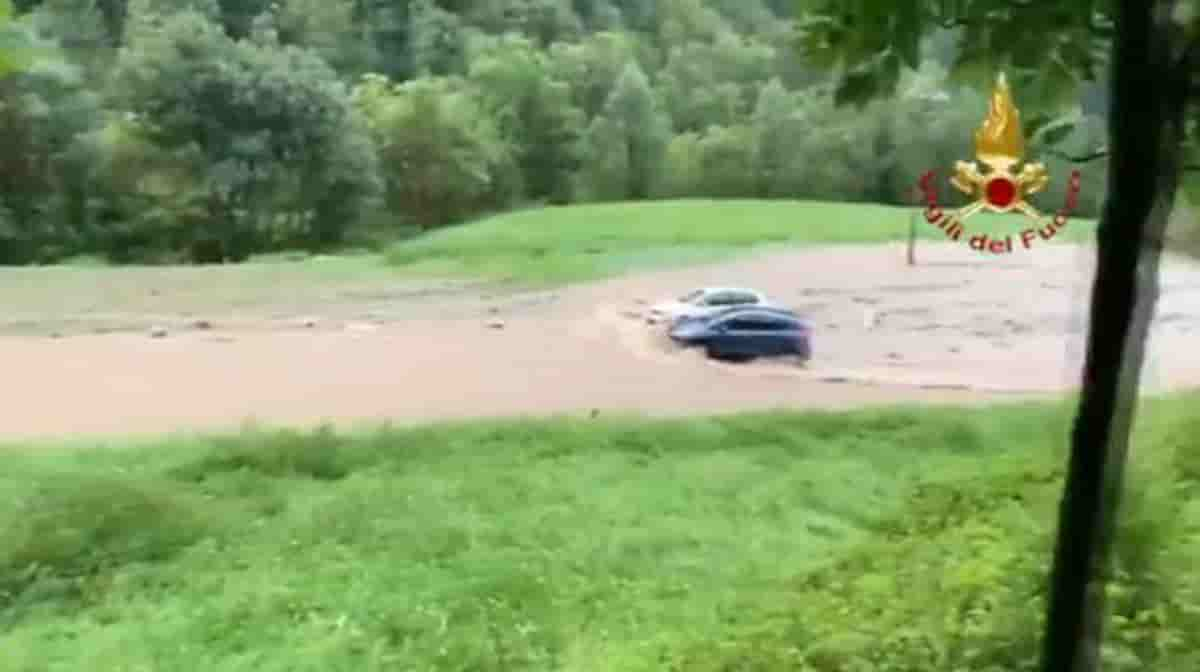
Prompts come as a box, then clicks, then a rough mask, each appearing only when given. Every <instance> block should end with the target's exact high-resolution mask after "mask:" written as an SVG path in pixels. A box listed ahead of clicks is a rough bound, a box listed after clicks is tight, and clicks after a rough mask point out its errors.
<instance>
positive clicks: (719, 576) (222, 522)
mask: <svg viewBox="0 0 1200 672" xmlns="http://www.w3.org/2000/svg"><path fill="white" fill-rule="evenodd" d="M1197 401H1200V398H1198V397H1197V396H1195V395H1191V396H1184V397H1178V398H1173V399H1166V400H1155V401H1151V402H1147V403H1146V405H1145V406H1146V407H1145V408H1144V409H1143V418H1144V421H1143V422H1142V423H1141V425H1140V426H1139V428H1138V432H1137V439H1136V450H1135V453H1134V454H1135V457H1136V461H1135V462H1136V463H1135V465H1134V466H1135V469H1134V470H1133V474H1132V479H1133V482H1134V483H1137V484H1143V485H1144V484H1150V485H1152V486H1153V487H1152V488H1147V487H1140V488H1137V489H1136V490H1135V494H1137V495H1138V496H1136V497H1131V498H1130V499H1129V501H1128V504H1129V506H1128V509H1129V512H1130V513H1129V515H1128V516H1127V517H1126V527H1127V534H1126V535H1125V536H1124V537H1123V542H1122V543H1123V546H1122V548H1123V551H1122V553H1123V555H1122V558H1123V563H1122V565H1121V567H1122V572H1123V573H1122V574H1121V580H1120V582H1119V586H1118V590H1117V591H1116V592H1115V593H1114V601H1113V606H1114V609H1115V611H1116V616H1114V619H1113V625H1112V626H1111V627H1110V636H1111V638H1112V641H1113V642H1114V643H1115V648H1114V649H1113V651H1112V652H1110V654H1109V657H1110V659H1111V660H1112V661H1113V662H1112V664H1111V666H1110V667H1108V668H1106V669H1108V670H1129V671H1132V670H1144V669H1163V670H1167V669H1170V670H1184V669H1197V668H1196V665H1195V663H1196V662H1197V656H1200V615H1198V614H1197V612H1196V609H1195V605H1196V604H1200V579H1198V578H1197V575H1196V573H1195V572H1194V570H1193V569H1192V566H1193V560H1192V559H1193V558H1194V557H1195V553H1196V552H1197V551H1198V550H1200V544H1198V543H1197V534H1196V533H1197V529H1200V528H1198V527H1197V524H1198V523H1200V507H1197V506H1195V505H1194V504H1193V502H1195V501H1197V500H1195V499H1194V495H1195V493H1196V491H1197V488H1196V486H1197V483H1198V482H1200V431H1198V430H1200V422H1198V421H1197V419H1195V416H1193V417H1192V419H1189V418H1188V417H1187V416H1186V413H1187V412H1188V410H1189V409H1194V408H1195V405H1196V402H1197ZM1070 412H1071V407H1070V406H1069V405H1067V404H1055V405H1046V406H1042V405H1019V406H1001V407H994V408H982V409H972V410H968V409H955V408H929V409H920V408H900V409H882V410H864V411H857V412H853V413H760V414H746V415H733V416H725V417H715V418H699V419H691V420H686V421H684V420H674V421H650V420H644V419H636V418H626V419H607V420H606V419H603V418H601V419H596V420H583V419H581V420H567V419H550V420H544V421H512V422H500V423H497V422H490V423H473V424H461V425H445V426H434V427H424V428H412V429H383V430H378V431H370V432H359V433H352V434H340V433H336V432H334V431H332V430H321V431H315V432H307V433H301V432H275V431H268V430H265V429H260V430H257V431H248V432H247V433H244V434H242V435H238V436H231V437H225V438H186V437H177V438H174V439H164V440H162V441H160V442H156V443H152V444H143V445H134V446H121V445H94V444H95V443H97V442H92V443H91V444H89V443H88V442H87V441H83V440H81V441H79V442H77V443H76V444H74V445H70V446H8V447H6V448H5V449H4V450H0V501H3V502H4V503H5V506H3V507H0V532H2V538H3V540H4V543H3V544H0V669H3V670H5V671H6V672H50V671H56V672H57V671H62V672H67V671H70V672H77V671H78V670H88V671H89V672H118V671H130V670H172V671H176V670H178V671H186V670H205V671H206V672H234V671H238V672H241V671H246V672H249V671H250V670H254V671H256V672H259V671H261V672H283V671H285V670H287V671H289V672H294V671H308V670H311V671H313V672H316V671H318V670H320V671H321V672H340V671H346V672H349V671H351V670H354V671H371V670H439V671H440V670H447V671H449V670H477V671H479V670H488V671H491V670H494V671H500V670H504V671H517V670H563V671H585V670H586V671H593V670H597V671H598V670H605V671H607V670H613V671H621V672H624V671H650V670H678V671H684V670H686V671H688V672H699V671H704V672H717V671H718V670H754V671H763V672H765V671H767V670H797V671H800V670H803V671H818V672H834V671H846V670H887V671H909V670H912V671H916V670H960V669H961V670H968V669H969V670H973V671H974V670H997V671H998V670H1006V671H1007V670H1032V669H1033V668H1032V667H1030V663H1031V661H1032V660H1033V657H1034V656H1035V654H1036V649H1035V647H1034V638H1035V636H1036V633H1037V628H1038V615H1039V613H1040V609H1041V606H1042V601H1041V600H1042V597H1041V594H1042V593H1041V585H1042V579H1043V575H1044V572H1045V569H1046V562H1047V559H1048V551H1049V545H1048V540H1049V535H1050V532H1051V530H1052V528H1053V523H1054V511H1055V507H1056V499H1057V497H1058V494H1059V492H1060V490H1059V488H1060V486H1061V474H1062V468H1061V465H1062V460H1063V455H1064V446H1065V443H1066V436H1067V430H1068V426H1069V425H1068V421H1069V417H1070ZM1164 540H1165V542H1166V543H1165V544H1160V545H1158V546H1155V545H1154V543H1155V542H1161V541H1164Z"/></svg>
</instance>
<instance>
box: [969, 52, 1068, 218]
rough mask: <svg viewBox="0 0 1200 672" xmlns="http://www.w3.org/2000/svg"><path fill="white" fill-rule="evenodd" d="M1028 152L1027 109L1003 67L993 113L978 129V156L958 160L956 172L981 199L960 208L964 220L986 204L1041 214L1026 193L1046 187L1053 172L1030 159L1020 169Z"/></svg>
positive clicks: (993, 98) (994, 94)
mask: <svg viewBox="0 0 1200 672" xmlns="http://www.w3.org/2000/svg"><path fill="white" fill-rule="evenodd" d="M1024 154H1025V135H1024V132H1023V131H1022V130H1021V111H1020V110H1018V109H1017V106H1016V104H1014V103H1013V98H1012V90H1011V89H1009V87H1008V80H1007V79H1005V77H1004V73H1000V75H999V76H998V77H997V78H996V86H995V88H994V89H992V95H991V99H990V101H989V102H988V113H987V117H985V118H984V120H983V124H982V125H981V126H980V127H979V130H977V131H975V161H974V162H968V161H959V162H958V163H956V164H955V166H954V167H955V173H954V176H953V177H951V178H950V183H951V184H953V185H954V186H955V187H956V188H957V189H958V190H959V191H961V192H963V193H965V194H967V195H968V196H970V197H972V198H974V199H975V203H973V204H971V205H969V206H967V207H965V208H963V209H962V210H961V211H960V212H959V213H958V219H959V220H960V221H961V220H963V219H966V218H967V217H970V216H971V215H973V214H975V213H977V212H979V211H981V210H990V211H991V212H1012V211H1014V210H1015V211H1018V212H1021V213H1024V214H1026V215H1028V216H1030V217H1033V218H1034V219H1038V218H1040V217H1041V214H1040V213H1038V211H1037V210H1035V209H1034V208H1033V206H1032V205H1030V204H1029V203H1028V202H1027V201H1026V200H1025V197H1026V196H1028V195H1029V194H1035V193H1037V192H1039V191H1041V190H1042V189H1045V188H1046V184H1047V183H1048V182H1049V180H1050V178H1049V176H1048V175H1047V174H1046V166H1044V165H1042V164H1041V163H1032V162H1027V163H1025V165H1023V166H1021V169H1020V170H1017V166H1018V164H1020V163H1021V162H1022V160H1023V158H1024ZM981 168H982V170H980V169H981Z"/></svg>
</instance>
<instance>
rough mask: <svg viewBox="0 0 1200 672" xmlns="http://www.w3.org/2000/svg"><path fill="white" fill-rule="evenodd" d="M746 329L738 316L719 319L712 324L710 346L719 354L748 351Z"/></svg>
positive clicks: (711, 349)
mask: <svg viewBox="0 0 1200 672" xmlns="http://www.w3.org/2000/svg"><path fill="white" fill-rule="evenodd" d="M744 339H745V329H744V328H743V325H742V321H741V320H740V319H739V318H737V317H728V318H725V319H721V320H718V321H716V322H714V323H713V325H712V334H711V336H709V338H708V348H709V350H710V351H711V352H714V353H716V354H719V355H729V356H732V355H742V354H747V353H746V343H745V340H744Z"/></svg>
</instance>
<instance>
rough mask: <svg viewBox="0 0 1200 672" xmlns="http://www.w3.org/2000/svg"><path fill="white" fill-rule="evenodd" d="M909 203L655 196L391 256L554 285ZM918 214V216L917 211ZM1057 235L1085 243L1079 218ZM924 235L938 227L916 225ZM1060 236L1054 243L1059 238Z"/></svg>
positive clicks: (781, 239) (818, 240) (440, 237)
mask: <svg viewBox="0 0 1200 672" xmlns="http://www.w3.org/2000/svg"><path fill="white" fill-rule="evenodd" d="M914 212H916V210H915V209H914V208H897V207H891V206H882V205H870V204H855V203H822V202H815V201H811V202H810V201H746V200H726V201H706V200H684V201H655V202H648V203H614V204H600V205H579V206H571V207H564V208H545V209H539V210H526V211H521V212H515V213H511V214H506V215H501V216H497V217H492V218H489V219H485V220H482V221H479V222H476V223H473V224H468V225H463V226H457V227H453V228H448V229H445V230H442V231H437V232H434V233H430V234H427V235H424V236H421V237H418V238H414V239H412V240H408V241H405V242H402V243H398V244H396V245H395V246H393V247H392V248H390V249H389V250H388V252H387V260H388V261H389V262H390V263H391V264H392V265H394V266H397V267H400V268H403V269H405V270H407V271H409V272H416V273H429V274H435V275H447V274H449V275H461V274H466V275H481V276H486V277H492V278H500V279H508V280H514V281H518V282H529V283H540V284H553V283H560V282H571V281H582V280H592V279H595V278H600V277H605V276H610V275H616V274H620V273H623V272H626V271H628V270H631V269H638V268H649V267H662V266H671V265H681V264H686V263H693V262H696V261H709V260H714V259H720V258H723V257H726V256H729V255H731V254H735V253H738V252H745V251H747V250H751V249H755V248H761V247H765V246H771V245H824V244H843V243H860V244H863V243H885V242H896V241H903V240H906V239H907V237H908V231H909V223H910V220H911V219H912V217H913V216H914ZM917 216H919V214H918V215H917ZM1078 224H1079V225H1078V226H1069V227H1068V228H1067V229H1066V231H1065V232H1064V233H1063V234H1062V235H1063V238H1062V240H1076V241H1079V240H1087V239H1089V237H1090V236H1092V232H1093V231H1094V227H1093V225H1092V224H1091V223H1090V222H1086V221H1079V222H1078ZM970 225H971V226H970V229H971V231H972V232H992V233H996V232H1003V233H1014V232H1016V231H1019V230H1021V229H1024V228H1028V223H1027V220H1025V219H1024V218H1023V217H1020V216H1018V215H1012V216H999V215H988V214H982V215H978V216H976V217H974V218H972V219H971V220H970ZM917 232H918V234H919V235H920V238H921V239H923V240H942V239H944V236H943V234H942V232H941V231H939V230H938V229H937V228H935V227H933V226H932V225H930V224H928V223H926V222H925V221H924V219H921V220H919V221H918V222H917ZM1056 240H1058V239H1057V238H1056Z"/></svg>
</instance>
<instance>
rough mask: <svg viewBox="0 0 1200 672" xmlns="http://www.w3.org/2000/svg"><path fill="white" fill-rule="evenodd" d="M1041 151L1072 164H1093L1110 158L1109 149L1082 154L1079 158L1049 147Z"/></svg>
mask: <svg viewBox="0 0 1200 672" xmlns="http://www.w3.org/2000/svg"><path fill="white" fill-rule="evenodd" d="M1040 151H1041V152H1042V153H1043V154H1048V155H1050V156H1053V157H1055V158H1058V159H1062V160H1064V161H1068V162H1070V163H1091V162H1092V161H1096V160H1099V159H1107V158H1108V149H1107V148H1105V149H1098V150H1096V151H1094V152H1089V153H1087V154H1082V155H1078V156H1075V155H1071V154H1068V153H1066V152H1064V151H1061V150H1057V149H1051V148H1049V147H1045V148H1042V149H1041V150H1040Z"/></svg>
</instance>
